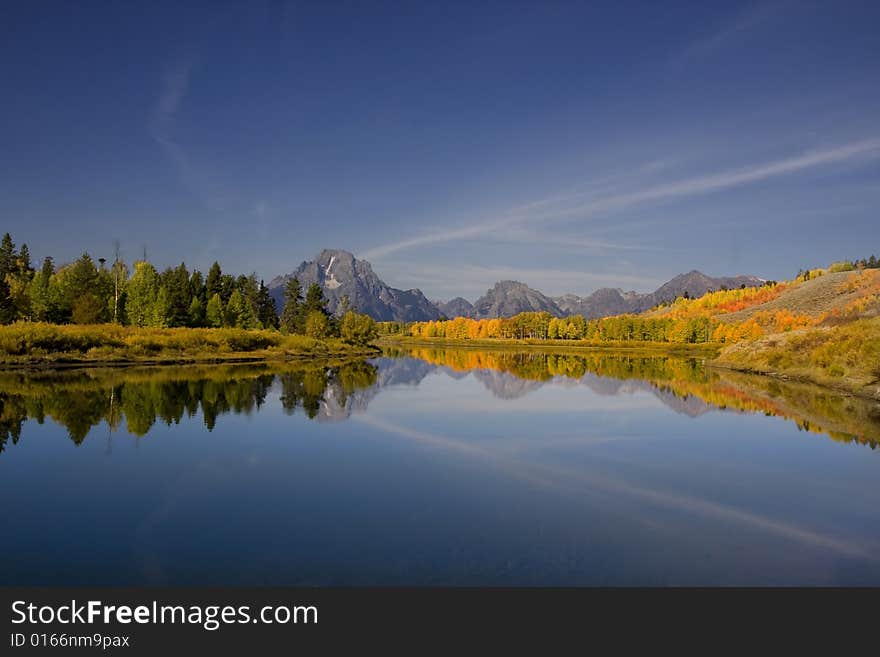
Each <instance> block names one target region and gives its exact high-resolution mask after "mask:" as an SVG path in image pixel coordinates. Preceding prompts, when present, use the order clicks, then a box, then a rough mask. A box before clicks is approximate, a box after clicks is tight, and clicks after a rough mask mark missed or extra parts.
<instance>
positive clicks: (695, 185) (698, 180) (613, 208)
mask: <svg viewBox="0 0 880 657" xmlns="http://www.w3.org/2000/svg"><path fill="white" fill-rule="evenodd" d="M878 156H880V139H878V138H872V139H865V140H862V141H857V142H852V143H849V144H846V145H843V146H838V147H836V148H830V149H825V150H819V151H813V152H807V153H804V154H801V155H797V156H795V157H790V158H787V159H783V160H777V161H774V162H765V163H760V164H755V165H752V166H748V167H744V168H740V169H735V170H730V171H724V172H721V173H717V174H711V175H707V176H697V177H694V178H687V179H684V180H679V181H675V182H670V183H662V184H655V185H649V186H641V187H636V188H634V189H630V190H627V191H623V192H615V193H611V194H607V195H602V194H596V193H591V192H586V193H584V194H574V195H568V196H562V197H551V198H548V199H544V200H538V201H535V202H533V203H530V204H528V205H525V206H521V207H520V208H516V209H515V210H512V211H510V212H507V213H504V214H502V215H501V216H500V217H496V218H484V219H482V220H476V221H473V222H471V223H470V224H468V225H466V226H461V227H456V228H451V229H444V230H438V231H433V232H429V233H425V234H422V235H418V236H415V237H411V238H407V239H404V240H399V241H396V242H391V243H388V244H383V245H381V246H377V247H374V248H372V249H368V250H366V251H362V252H361V253H360V255H361V256H362V257H364V258H373V259H378V258H381V257H384V256H387V255H389V254H391V253H395V252H398V251H404V250H407V249H412V248H415V247H420V246H426V245H429V244H437V243H442V242H450V241H455V240H460V239H464V238H470V237H475V236H477V235H491V234H492V233H495V232H498V231H502V230H504V229H507V228H509V227H510V226H512V225H517V224H522V225H541V224H544V223H547V222H550V221H556V220H561V219H572V218H577V219H587V218H590V217H594V216H596V215H601V214H603V213H610V212H617V211H620V210H625V209H628V208H631V207H634V206H640V205H648V204H652V203H662V202H668V201H672V200H676V199H682V198H688V197H693V196H699V195H702V194H708V193H712V192H717V191H721V190H724V189H729V188H734V187H740V186H744V185H749V184H754V183H759V182H762V181H765V180H769V179H772V178H776V177H779V176H784V175H788V174H793V173H796V172H799V171H804V170H807V169H812V168H817V167H821V166H830V165H833V164H839V163H842V162H847V161H851V160H857V159H868V158H876V157H878ZM582 197H584V199H583V200H581V198H582ZM572 200H580V201H581V202H578V203H574V204H571V203H566V202H570V201H572ZM631 248H632V247H631Z"/></svg>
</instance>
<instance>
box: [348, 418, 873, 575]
mask: <svg viewBox="0 0 880 657" xmlns="http://www.w3.org/2000/svg"><path fill="white" fill-rule="evenodd" d="M356 420H357V421H358V422H361V423H363V424H366V425H368V426H370V427H373V428H374V429H378V430H380V431H382V432H384V433H385V434H390V435H395V436H400V437H402V438H406V439H407V440H410V441H412V442H416V443H419V444H422V445H427V446H429V447H438V448H441V449H445V450H449V451H452V452H457V453H460V454H463V455H466V456H476V457H478V458H481V459H484V460H486V461H488V462H489V463H491V464H492V465H493V466H494V467H496V468H498V469H499V470H501V471H502V472H504V473H506V474H508V475H510V476H512V477H515V478H517V479H520V480H523V481H526V482H528V483H530V484H533V485H537V486H540V487H545V488H549V489H553V490H556V491H558V492H562V493H564V494H569V495H570V494H582V493H583V490H582V487H583V486H586V487H588V488H590V489H593V490H597V491H601V492H603V493H606V494H607V493H610V494H612V495H614V496H616V497H617V496H625V497H627V498H630V499H635V500H638V501H639V502H642V503H644V502H647V503H649V504H652V505H654V506H661V507H665V508H669V509H674V510H677V511H683V512H685V513H690V514H694V515H700V516H704V517H709V518H712V519H715V520H719V521H723V522H728V523H731V524H736V525H744V526H747V527H749V528H751V529H753V530H756V531H760V532H763V533H767V534H771V535H774V536H777V537H781V538H785V539H788V540H791V541H795V542H798V543H801V544H803V545H806V546H809V547H813V548H819V549H823V550H829V551H833V552H836V553H838V554H841V555H844V556H847V557H858V558H861V559H870V560H877V559H878V556H877V554H878V553H877V549H878V548H880V546H877V545H871V546H865V545H860V544H856V543H853V542H848V541H846V540H844V539H840V538H837V537H834V536H829V535H826V534H822V533H819V532H815V531H812V530H809V529H804V528H802V527H799V526H797V525H794V524H791V523H786V522H781V521H778V520H774V519H773V518H770V517H768V516H763V515H760V514H757V513H753V512H751V511H744V510H742V509H738V508H736V507H733V506H728V505H725V504H720V503H717V502H711V501H708V500H703V499H700V498H696V497H693V496H690V495H686V494H681V493H675V492H670V491H664V490H660V489H655V488H648V487H646V486H642V485H636V484H631V483H629V482H627V481H625V480H623V479H620V478H611V477H608V476H607V475H603V474H598V473H592V472H589V471H586V470H583V469H578V470H575V469H572V468H565V467H559V466H552V465H546V464H539V463H533V462H525V461H521V460H519V459H517V458H515V454H516V446H515V447H514V450H509V449H508V446H506V445H505V444H504V443H493V444H492V445H491V448H490V447H488V446H486V445H485V444H482V443H481V444H474V443H470V442H467V441H465V440H460V439H456V438H451V437H448V436H443V435H439V434H435V433H430V432H426V431H421V430H416V429H411V428H409V427H406V426H403V425H400V424H396V423H393V422H390V421H388V420H384V419H381V418H377V417H375V416H372V415H368V414H365V415H360V416H358V417H357V418H356ZM613 440H616V438H614V437H609V438H602V437H599V438H590V437H587V438H586V439H585V441H584V443H581V444H585V445H586V444H590V442H591V441H592V442H593V443H594V444H599V443H602V442H607V441H613Z"/></svg>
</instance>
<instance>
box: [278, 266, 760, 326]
mask: <svg viewBox="0 0 880 657" xmlns="http://www.w3.org/2000/svg"><path fill="white" fill-rule="evenodd" d="M293 277H296V278H297V279H299V282H300V283H301V284H302V286H303V290H305V289H306V288H308V286H309V285H311V284H312V283H317V284H318V285H320V286H321V287H322V288H323V290H324V296H325V297H327V299H328V308H329V310H330V311H331V312H334V313H335V312H338V310H339V309H340V307H341V304H342V299H343V297H346V298H347V299H348V303H349V307H350V308H351V309H352V310H356V311H357V312H361V313H365V314H367V315H369V316H370V317H372V318H373V319H377V320H381V321H398V322H413V321H427V320H432V319H435V320H436V319H442V318H444V317H447V318H452V317H472V318H475V319H484V318H493V317H510V316H511V315H516V314H518V313H521V312H542V311H543V312H549V313H550V314H552V315H555V316H557V317H565V316H567V315H575V314H577V315H584V316H585V317H587V318H588V319H591V318H595V317H606V316H608V315H619V314H622V313H638V312H642V311H645V310H648V309H649V308H652V307H654V306H656V305H657V304H659V303H668V302H670V301H674V300H675V299H676V298H678V297H680V296H684V295H689V296H691V297H698V296H701V295H703V294H705V293H706V292H708V291H709V290H713V289H714V290H718V289H721V288H722V287H725V288H728V289H732V288H735V287H741V286H746V287H750V286H755V285H761V284H762V283H763V282H764V281H763V279H761V278H757V277H755V276H723V277H712V276H707V275H706V274H703V273H702V272H699V271H696V270H693V271H690V272H688V273H686V274H679V275H678V276H676V277H675V278H673V279H672V280H670V281H668V282H667V283H664V284H663V285H661V286H660V287H659V288H657V289H656V290H654V291H653V292H648V293H644V294H639V293H637V292H633V291H628V292H625V291H623V290H621V289H617V288H601V289H599V290H596V291H595V292H593V293H592V294H590V295H588V296H586V297H580V296H577V295H575V294H565V295H563V296H559V297H550V296H547V295H545V294H543V293H541V292H539V291H538V290H535V289H533V288H530V287H529V286H528V285H526V284H525V283H520V282H519V281H510V280H507V281H499V282H498V283H496V284H495V285H494V286H493V287H492V288H491V289H489V290H487V291H486V293H485V294H484V295H483V296H481V297H480V298H479V299H477V300H476V301H474V303H471V302H469V301H468V300H467V299H464V298H462V297H456V298H454V299H451V300H450V301H433V302H432V301H429V300H428V299H427V298H426V297H425V295H424V294H422V291H421V290H419V289H416V288H413V289H410V290H399V289H396V288H393V287H390V286H389V285H387V284H386V283H385V282H383V281H382V280H381V279H380V278H379V277H378V276H377V275H376V273H375V272H374V271H373V268H372V266H371V265H370V263H369V262H367V261H366V260H358V259H357V258H355V257H354V255H352V254H351V253H349V252H348V251H342V250H333V249H325V250H323V251H321V253H319V254H318V256H317V257H316V258H315V259H314V260H311V261H306V262H303V263H301V264H300V265H299V267H297V268H296V269H295V270H294V271H292V272H290V273H289V274H285V275H283V276H276V277H275V278H273V279H272V280H271V281H270V282H269V292H270V294H271V295H272V297H273V298H274V299H275V303H276V307H277V308H278V310H279V311H280V310H281V308H283V306H284V289H285V287H286V285H287V282H288V281H289V280H290V279H291V278H293Z"/></svg>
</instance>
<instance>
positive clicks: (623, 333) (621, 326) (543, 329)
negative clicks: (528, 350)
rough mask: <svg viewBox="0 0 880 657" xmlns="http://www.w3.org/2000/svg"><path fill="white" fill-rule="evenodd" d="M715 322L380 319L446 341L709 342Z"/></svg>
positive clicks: (395, 329) (393, 329) (533, 315)
mask: <svg viewBox="0 0 880 657" xmlns="http://www.w3.org/2000/svg"><path fill="white" fill-rule="evenodd" d="M714 327H715V322H713V320H711V319H710V318H708V317H690V318H685V319H674V318H671V317H658V318H648V317H641V316H637V315H617V316H614V317H605V318H602V319H590V320H587V319H585V318H584V317H582V316H581V315H572V316H570V317H554V316H553V315H551V314H550V313H547V312H526V313H520V314H519V315H514V316H513V317H500V318H495V319H470V318H467V317H457V318H455V319H451V320H447V321H442V320H441V321H430V322H414V323H411V324H406V325H402V324H399V323H394V322H383V323H382V325H381V330H382V332H383V333H385V334H397V335H401V334H402V335H408V336H411V337H419V338H445V339H450V340H479V339H496V338H497V339H509V340H510V339H514V340H526V339H529V340H587V341H590V342H612V341H613V342H618V341H619V342H623V341H639V342H671V343H683V344H684V343H702V342H709V341H710V338H711V336H712V332H713V329H714Z"/></svg>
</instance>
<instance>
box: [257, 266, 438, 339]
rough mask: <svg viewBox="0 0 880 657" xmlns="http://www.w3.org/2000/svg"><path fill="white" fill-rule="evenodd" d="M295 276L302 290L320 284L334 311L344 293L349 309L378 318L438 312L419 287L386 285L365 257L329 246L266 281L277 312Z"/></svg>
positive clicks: (412, 317)
mask: <svg viewBox="0 0 880 657" xmlns="http://www.w3.org/2000/svg"><path fill="white" fill-rule="evenodd" d="M294 277H296V278H297V279H299V282H300V283H301V284H302V287H303V293H305V290H306V289H308V287H309V285H311V284H312V283H317V284H318V285H320V286H321V287H322V288H323V290H324V296H325V297H327V299H328V300H329V303H328V308H329V309H330V311H331V312H334V313H335V312H336V311H337V309H338V308H339V306H340V304H341V302H342V298H343V297H347V298H348V301H349V307H350V308H351V309H352V310H356V311H357V312H360V313H365V314H367V315H369V316H370V317H372V318H373V319H377V320H382V321H398V322H415V321H426V320H429V319H439V318H440V316H441V313H440V311H439V310H438V309H437V307H436V306H435V305H434V304H432V303H431V302H430V301H428V300H427V299H426V298H425V295H424V294H422V292H421V290H417V289H412V290H398V289H395V288H393V287H389V286H388V285H386V284H385V283H384V282H383V281H382V280H381V279H380V278H379V277H378V276H377V275H376V274H375V273H374V272H373V268H372V266H371V265H370V263H369V262H367V261H366V260H358V259H357V258H355V257H354V255H352V254H351V253H349V252H348V251H341V250H331V249H324V250H323V251H321V253H319V254H318V256H317V257H316V258H315V259H314V260H312V261H308V262H303V263H302V264H300V266H299V267H297V268H296V269H295V270H294V271H292V272H291V273H289V274H286V275H284V276H276V277H275V278H273V279H272V280H271V281H269V293H270V294H271V295H272V298H273V299H275V307H276V308H277V309H278V312H279V313H280V312H281V310H282V309H283V308H284V289H285V287H286V286H287V282H288V281H289V280H290V279H291V278H294Z"/></svg>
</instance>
